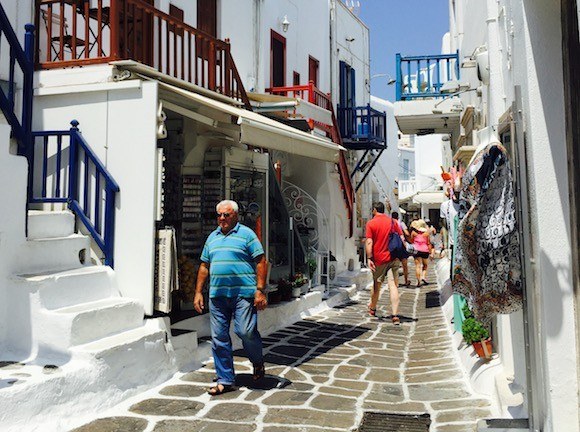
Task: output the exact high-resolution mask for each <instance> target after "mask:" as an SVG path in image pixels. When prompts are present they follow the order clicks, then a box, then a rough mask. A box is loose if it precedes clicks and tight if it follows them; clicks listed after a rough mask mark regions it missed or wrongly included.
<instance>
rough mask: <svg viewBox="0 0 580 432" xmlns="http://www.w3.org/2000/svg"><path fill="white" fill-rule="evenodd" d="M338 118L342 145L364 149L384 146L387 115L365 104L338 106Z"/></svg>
mask: <svg viewBox="0 0 580 432" xmlns="http://www.w3.org/2000/svg"><path fill="white" fill-rule="evenodd" d="M338 119H339V129H340V134H341V136H342V138H343V145H344V146H345V147H347V148H349V149H356V150H365V149H367V148H383V147H385V146H386V137H387V134H386V123H387V115H386V113H384V112H381V111H378V110H376V109H374V108H372V107H371V106H370V104H367V105H366V106H359V107H342V106H338Z"/></svg>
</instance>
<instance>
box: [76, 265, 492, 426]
mask: <svg viewBox="0 0 580 432" xmlns="http://www.w3.org/2000/svg"><path fill="white" fill-rule="evenodd" d="M410 267H411V268H410V270H411V274H414V272H413V269H412V266H410ZM432 267H433V266H432ZM429 282H431V283H430V284H429V285H427V286H424V287H422V288H420V289H418V288H414V287H412V288H403V287H401V311H400V314H401V315H402V319H401V321H402V325H401V326H398V327H396V326H394V325H393V324H392V323H391V320H390V318H389V316H388V314H389V311H388V300H387V299H388V295H387V294H388V293H387V292H384V293H383V295H382V298H381V301H380V303H379V316H378V317H369V316H368V313H367V303H368V299H369V292H368V291H363V292H361V293H360V294H359V295H358V297H357V298H356V299H355V300H353V301H351V302H350V303H348V304H345V305H343V306H341V307H338V308H334V309H331V310H327V311H326V312H324V313H321V314H319V315H316V316H312V317H308V318H306V319H303V320H302V321H299V322H296V323H295V324H293V325H292V326H289V327H287V328H284V329H282V330H279V331H277V332H275V333H272V334H270V335H268V337H265V338H264V341H265V344H266V361H267V364H266V366H267V374H268V375H267V377H266V379H265V380H264V381H263V382H262V383H260V384H259V385H253V384H252V382H251V375H250V374H251V367H250V363H249V362H248V360H247V359H246V358H245V357H244V354H243V352H242V351H238V352H237V353H236V354H237V356H236V359H235V363H236V372H237V379H238V381H239V382H238V384H239V389H238V390H237V391H235V392H232V393H227V394H224V395H222V396H219V397H214V398H211V397H210V396H209V395H207V394H206V393H205V390H206V388H207V387H208V386H209V385H211V383H212V380H213V377H214V369H213V364H212V362H209V363H207V364H205V365H204V367H202V368H201V369H199V370H196V371H192V372H189V373H185V374H182V375H181V376H178V377H174V378H173V379H172V380H171V381H169V382H167V383H166V384H165V385H164V386H161V387H159V388H158V389H156V391H155V392H154V393H151V392H149V393H147V396H146V397H143V396H142V397H141V398H140V399H138V400H135V399H133V400H132V401H131V402H130V403H128V404H127V405H126V406H124V407H119V408H117V409H116V410H114V411H110V412H107V413H104V414H103V416H102V418H101V419H98V420H96V421H94V422H92V423H89V424H87V425H84V426H82V427H80V428H77V429H75V432H89V431H90V432H97V431H98V432H108V431H116V432H142V431H143V432H145V431H146V432H149V431H154V432H180V431H212V432H221V431H228V432H230V431H236V432H246V431H247V432H251V431H260V432H299V431H300V432H322V431H349V430H356V429H357V428H358V426H359V425H360V422H361V420H362V416H363V412H365V411H381V412H389V413H413V414H424V413H428V414H430V416H431V422H432V423H431V428H430V431H437V432H464V431H465V432H467V431H475V430H476V428H475V423H476V420H477V419H479V418H482V417H486V416H489V415H490V412H489V403H488V401H487V400H486V399H484V398H481V397H477V396H476V395H474V394H472V392H471V391H470V388H469V385H468V383H467V380H466V378H465V377H464V375H463V372H462V370H461V369H460V367H459V366H458V364H457V362H456V358H455V357H454V354H453V349H452V346H451V340H450V336H449V333H448V330H447V326H446V323H445V320H444V316H443V313H442V311H441V308H440V307H439V306H438V302H437V298H438V297H437V294H436V289H437V288H436V285H435V279H434V276H433V273H431V276H430V279H429ZM426 304H428V305H430V306H434V307H426Z"/></svg>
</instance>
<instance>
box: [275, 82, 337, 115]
mask: <svg viewBox="0 0 580 432" xmlns="http://www.w3.org/2000/svg"><path fill="white" fill-rule="evenodd" d="M266 92H267V93H270V94H273V95H278V96H288V97H296V98H300V99H304V100H305V101H308V102H310V103H312V104H314V105H317V106H319V107H321V108H324V109H325V110H328V111H331V110H332V99H331V97H330V93H324V92H322V91H321V90H319V89H318V88H317V87H316V86H315V85H314V82H313V81H310V82H309V83H308V84H306V85H296V86H287V87H270V88H267V89H266Z"/></svg>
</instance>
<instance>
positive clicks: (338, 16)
mask: <svg viewBox="0 0 580 432" xmlns="http://www.w3.org/2000/svg"><path fill="white" fill-rule="evenodd" d="M332 3H334V5H335V14H334V17H335V19H334V21H333V22H332V26H333V28H332V31H333V34H332V40H333V47H332V50H331V55H332V68H333V70H332V80H333V82H332V89H331V90H332V93H333V94H332V96H333V102H334V103H335V104H337V103H338V101H339V97H340V94H339V92H340V89H339V86H340V81H339V79H340V78H339V62H340V61H344V62H345V63H347V64H348V65H350V66H351V67H352V68H354V70H355V80H356V84H355V86H356V104H357V106H364V105H367V104H368V103H369V102H370V84H369V82H370V51H369V46H370V41H369V38H370V36H369V29H368V28H367V27H366V25H365V24H364V23H363V22H362V21H361V20H360V19H359V18H358V17H357V16H355V15H354V14H353V13H352V12H351V11H350V10H349V9H348V8H347V7H346V6H345V5H344V3H343V2H342V1H333V2H332Z"/></svg>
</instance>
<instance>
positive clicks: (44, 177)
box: [42, 135, 48, 198]
mask: <svg viewBox="0 0 580 432" xmlns="http://www.w3.org/2000/svg"><path fill="white" fill-rule="evenodd" d="M47 178H48V135H47V136H45V137H44V141H43V146H42V198H46V180H47Z"/></svg>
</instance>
